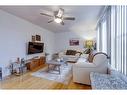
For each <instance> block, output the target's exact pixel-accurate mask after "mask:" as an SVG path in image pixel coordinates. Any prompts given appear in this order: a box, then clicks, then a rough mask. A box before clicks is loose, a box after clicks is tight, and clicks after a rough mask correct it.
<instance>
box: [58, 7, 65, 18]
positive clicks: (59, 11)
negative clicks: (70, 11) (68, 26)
mask: <svg viewBox="0 0 127 95" xmlns="http://www.w3.org/2000/svg"><path fill="white" fill-rule="evenodd" d="M63 14H64V9H62V8H60V9H59V10H58V13H57V16H58V17H62V16H63Z"/></svg>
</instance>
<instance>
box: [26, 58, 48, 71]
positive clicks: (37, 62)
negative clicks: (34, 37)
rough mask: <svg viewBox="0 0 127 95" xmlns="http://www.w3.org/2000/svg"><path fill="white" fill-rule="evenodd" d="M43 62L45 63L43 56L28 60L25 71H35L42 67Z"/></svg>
mask: <svg viewBox="0 0 127 95" xmlns="http://www.w3.org/2000/svg"><path fill="white" fill-rule="evenodd" d="M45 61H46V57H45V56H41V57H38V58H32V59H29V60H28V63H27V69H28V70H30V71H32V70H35V69H36V68H39V67H43V66H44V64H45Z"/></svg>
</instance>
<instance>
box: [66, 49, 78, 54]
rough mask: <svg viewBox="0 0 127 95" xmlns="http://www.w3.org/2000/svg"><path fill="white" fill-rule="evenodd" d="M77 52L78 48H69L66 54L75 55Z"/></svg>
mask: <svg viewBox="0 0 127 95" xmlns="http://www.w3.org/2000/svg"><path fill="white" fill-rule="evenodd" d="M75 54H76V50H67V51H66V55H75Z"/></svg>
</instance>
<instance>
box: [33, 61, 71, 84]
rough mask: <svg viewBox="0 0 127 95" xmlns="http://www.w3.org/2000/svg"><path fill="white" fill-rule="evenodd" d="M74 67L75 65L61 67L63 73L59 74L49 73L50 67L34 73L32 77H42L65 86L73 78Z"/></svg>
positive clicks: (56, 72) (52, 71)
mask: <svg viewBox="0 0 127 95" xmlns="http://www.w3.org/2000/svg"><path fill="white" fill-rule="evenodd" d="M72 65H73V64H71V63H70V64H69V63H68V65H66V64H63V65H61V66H60V69H61V72H60V74H59V72H58V71H54V70H50V71H49V72H47V69H48V67H44V68H43V69H41V70H39V71H36V72H34V73H32V76H35V77H40V78H44V79H48V80H52V81H56V82H60V83H63V84H68V83H69V82H70V80H71V78H72Z"/></svg>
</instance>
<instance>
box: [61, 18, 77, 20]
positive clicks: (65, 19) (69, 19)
mask: <svg viewBox="0 0 127 95" xmlns="http://www.w3.org/2000/svg"><path fill="white" fill-rule="evenodd" d="M63 19H64V20H75V17H64V18H63Z"/></svg>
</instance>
